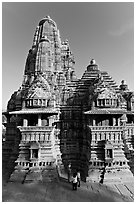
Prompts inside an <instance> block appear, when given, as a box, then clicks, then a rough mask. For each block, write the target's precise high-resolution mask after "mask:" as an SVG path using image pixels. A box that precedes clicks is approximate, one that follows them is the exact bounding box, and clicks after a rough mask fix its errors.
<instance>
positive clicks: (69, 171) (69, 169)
mask: <svg viewBox="0 0 136 204" xmlns="http://www.w3.org/2000/svg"><path fill="white" fill-rule="evenodd" d="M70 176H71V163H69V165H68V182H69V183H70Z"/></svg>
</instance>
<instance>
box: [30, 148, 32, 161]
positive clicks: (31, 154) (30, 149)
mask: <svg viewBox="0 0 136 204" xmlns="http://www.w3.org/2000/svg"><path fill="white" fill-rule="evenodd" d="M30 159H32V149H30Z"/></svg>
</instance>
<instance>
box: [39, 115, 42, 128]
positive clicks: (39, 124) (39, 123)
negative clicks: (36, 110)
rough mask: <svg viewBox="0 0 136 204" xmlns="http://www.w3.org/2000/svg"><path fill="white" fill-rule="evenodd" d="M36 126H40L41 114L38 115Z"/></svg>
mask: <svg viewBox="0 0 136 204" xmlns="http://www.w3.org/2000/svg"><path fill="white" fill-rule="evenodd" d="M38 126H42V119H41V114H38Z"/></svg>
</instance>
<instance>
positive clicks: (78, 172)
mask: <svg viewBox="0 0 136 204" xmlns="http://www.w3.org/2000/svg"><path fill="white" fill-rule="evenodd" d="M80 180H81V177H80V171H77V186H78V187H80Z"/></svg>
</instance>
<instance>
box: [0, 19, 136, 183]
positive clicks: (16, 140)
mask: <svg viewBox="0 0 136 204" xmlns="http://www.w3.org/2000/svg"><path fill="white" fill-rule="evenodd" d="M89 60H90V62H89V63H88V64H89V65H88V66H87V68H85V69H84V73H83V75H82V77H81V79H78V78H77V77H76V74H75V60H74V55H73V53H72V51H71V50H70V46H69V42H68V40H65V41H64V42H62V41H61V38H60V33H59V30H58V28H57V25H56V23H55V22H54V21H53V20H52V19H51V18H50V17H49V16H46V17H45V18H43V19H42V20H41V21H40V22H39V24H38V26H37V27H36V30H35V33H34V38H33V42H32V47H31V49H30V50H29V52H28V55H27V59H26V63H25V68H24V75H23V80H22V84H21V86H20V87H19V89H18V90H17V91H15V92H14V93H13V94H12V95H11V98H10V100H9V102H8V105H7V111H6V112H5V113H4V114H5V116H6V118H7V126H6V136H5V141H4V142H3V157H2V158H3V167H4V168H6V169H7V171H8V172H9V180H10V181H21V182H27V181H33V180H35V181H46V180H48V179H53V178H55V177H56V176H57V170H58V169H59V171H60V172H62V173H63V172H67V168H68V165H69V164H71V170H72V171H74V170H76V169H79V170H80V172H81V178H82V180H84V181H91V182H101V180H103V182H114V181H124V180H128V179H129V180H130V179H133V176H134V132H133V131H134V95H133V92H132V91H130V90H129V89H128V86H127V85H126V83H125V81H124V80H122V81H121V84H120V85H117V84H116V82H115V81H114V80H113V79H112V77H111V76H110V75H109V74H108V72H106V71H101V68H100V67H99V66H98V64H97V62H96V61H95V60H94V59H88V61H89ZM77 69H78V68H77ZM56 169H57V170H56Z"/></svg>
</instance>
